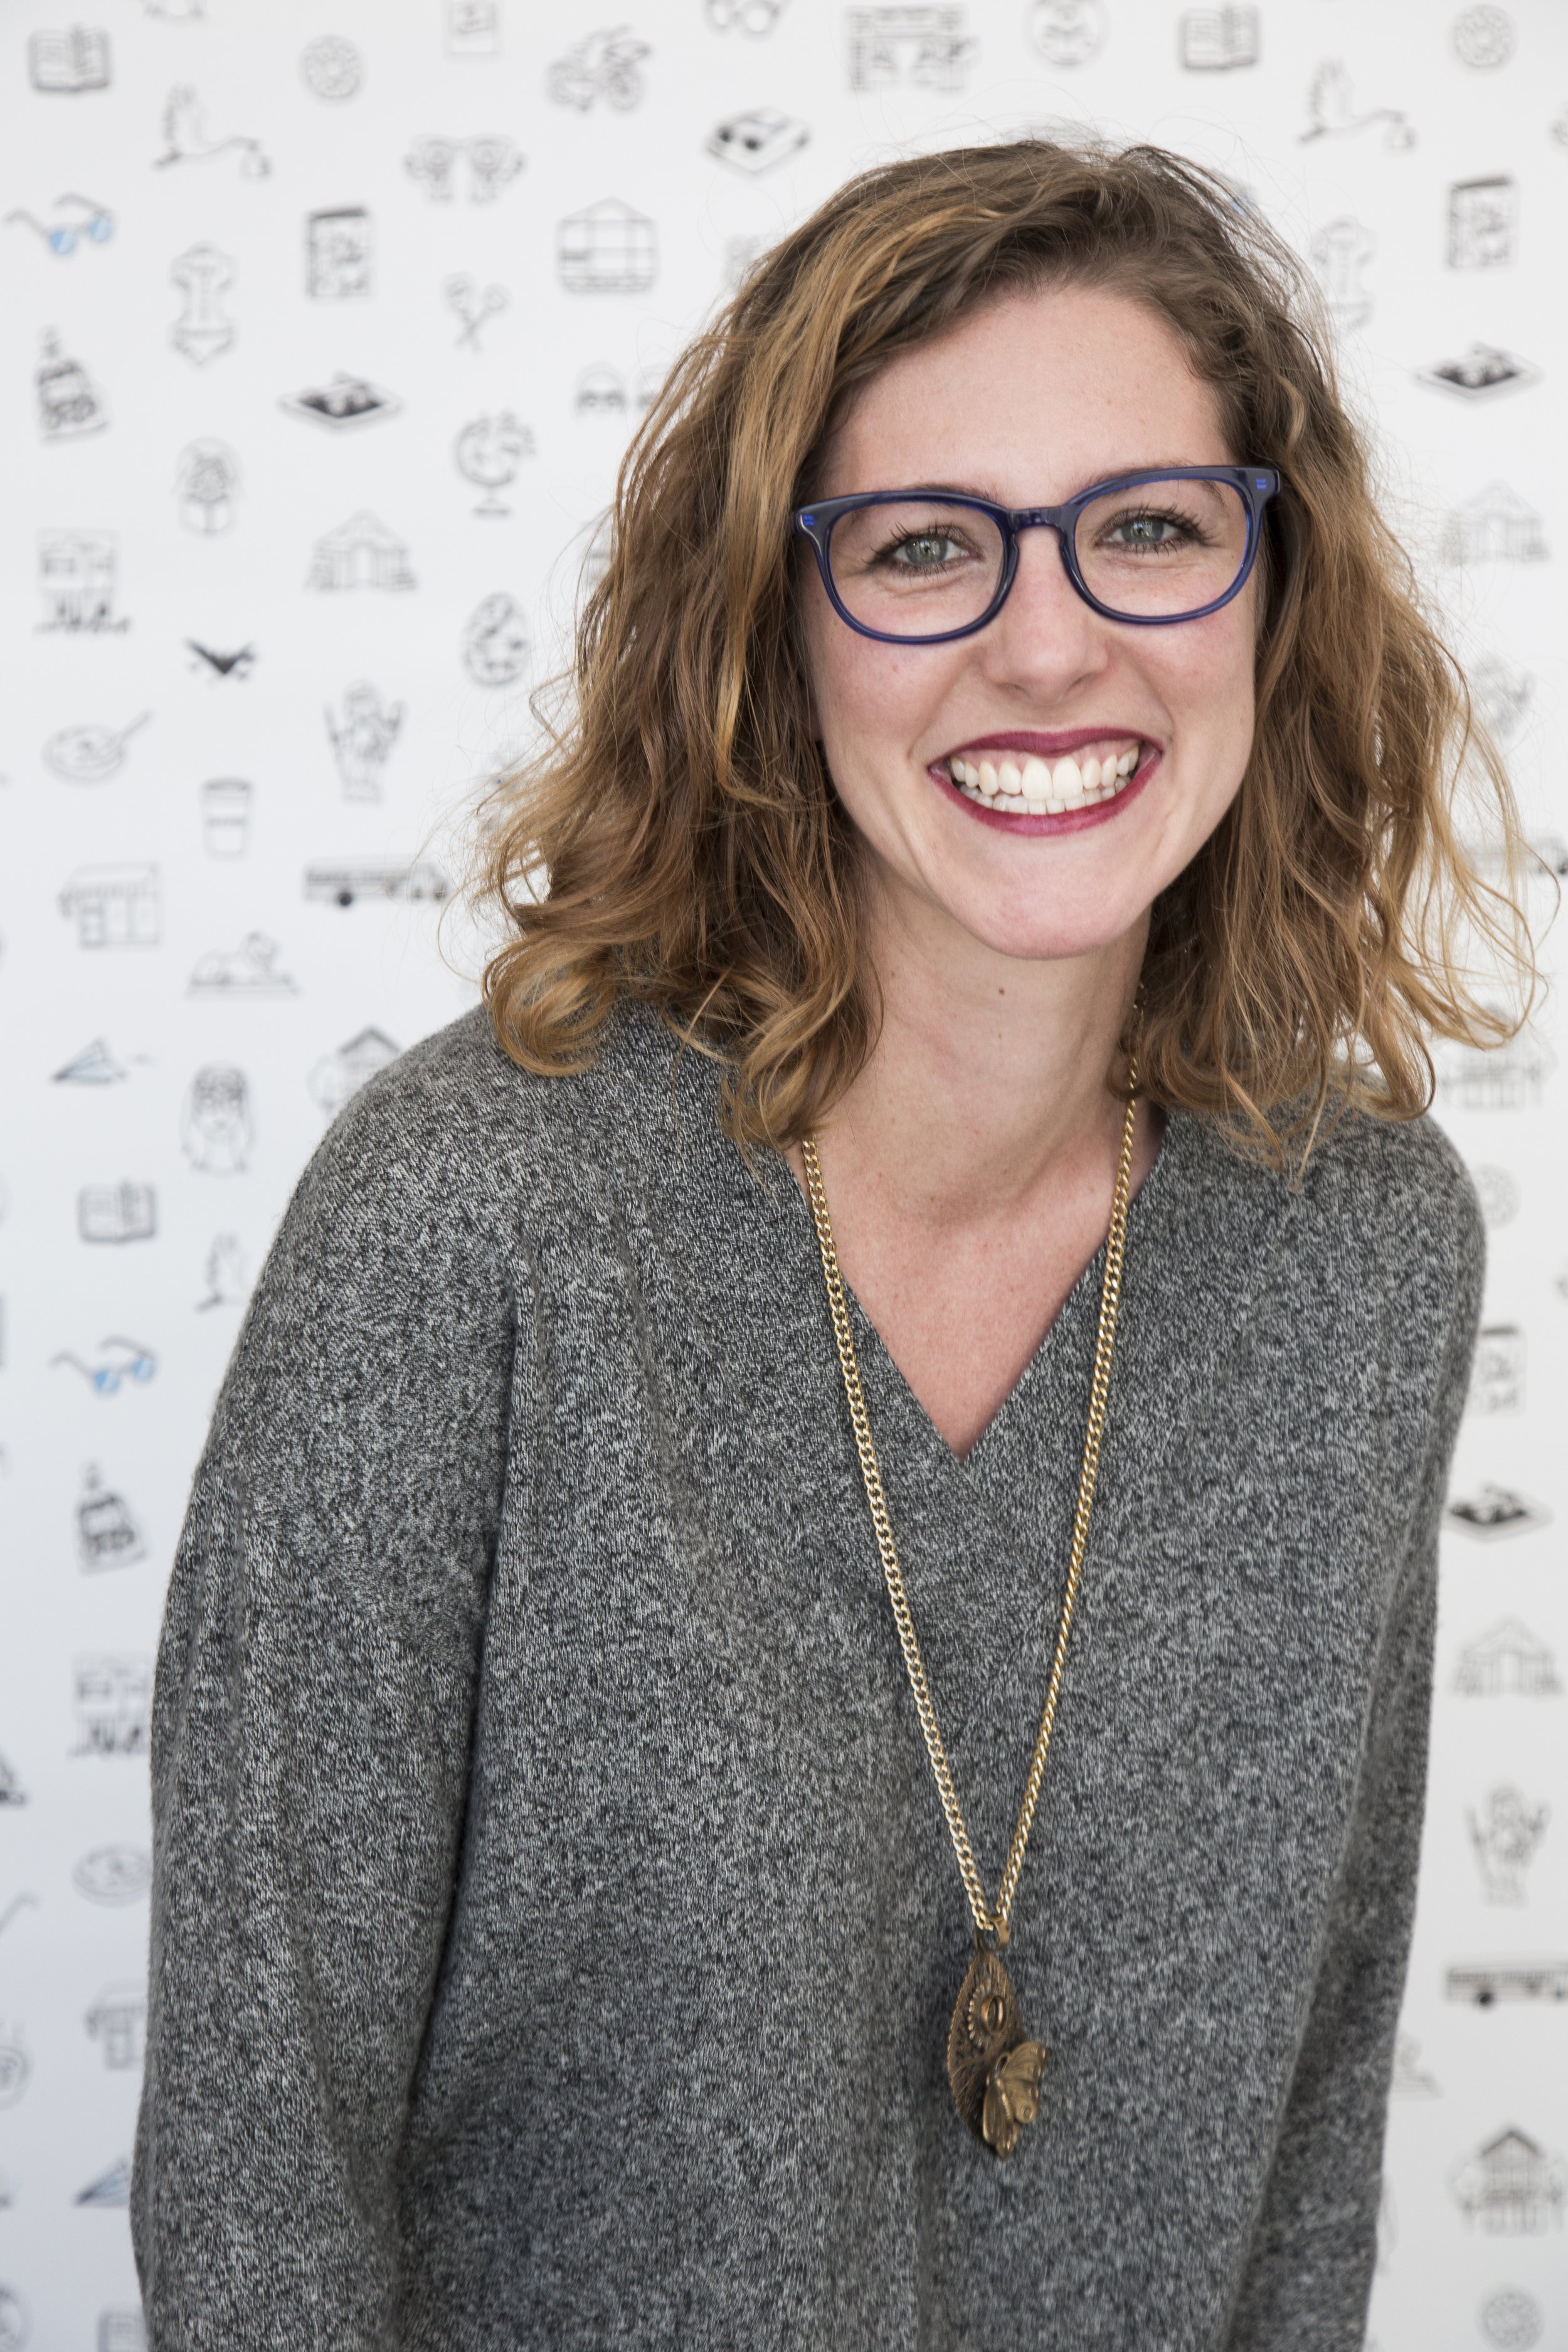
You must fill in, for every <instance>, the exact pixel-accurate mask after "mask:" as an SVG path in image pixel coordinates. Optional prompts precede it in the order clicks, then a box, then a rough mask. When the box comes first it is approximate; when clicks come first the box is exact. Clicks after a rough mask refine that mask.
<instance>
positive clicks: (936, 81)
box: [845, 0, 1098, 91]
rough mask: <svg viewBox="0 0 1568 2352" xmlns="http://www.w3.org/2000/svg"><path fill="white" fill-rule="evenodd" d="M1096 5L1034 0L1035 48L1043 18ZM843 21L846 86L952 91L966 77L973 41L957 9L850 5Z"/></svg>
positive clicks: (1093, 1) (1094, 1) (1093, 0)
mask: <svg viewBox="0 0 1568 2352" xmlns="http://www.w3.org/2000/svg"><path fill="white" fill-rule="evenodd" d="M1097 8H1098V0H1036V5H1035V6H1034V8H1033V10H1032V12H1031V15H1030V20H1029V30H1030V34H1031V37H1033V38H1034V40H1035V42H1036V46H1037V47H1039V46H1040V40H1039V29H1038V28H1039V26H1040V24H1041V23H1042V21H1043V20H1045V19H1047V18H1049V17H1052V16H1058V15H1060V14H1061V13H1062V11H1063V10H1064V9H1066V10H1068V11H1070V12H1072V13H1073V14H1075V15H1085V14H1086V13H1093V12H1094V11H1096V10H1097ZM845 23H846V30H847V35H848V44H849V47H848V75H849V87H850V89H852V90H858V91H868V90H879V89H899V88H900V86H907V87H908V88H910V89H945V90H958V89H963V86H964V83H965V81H966V80H967V79H968V77H969V68H970V66H971V65H972V64H973V58H974V52H975V50H976V48H977V47H978V44H977V43H976V42H975V41H973V40H972V39H970V38H969V37H968V36H967V35H966V34H965V32H964V29H963V25H964V18H963V9H962V8H955V7H950V6H946V5H935V6H932V5H924V6H921V5H916V6H913V7H893V8H886V7H882V8H851V9H850V10H849V12H848V14H847V17H846V20H845ZM1057 62H1058V63H1063V62H1068V60H1063V59H1058V60H1057Z"/></svg>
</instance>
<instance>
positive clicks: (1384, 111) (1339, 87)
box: [1299, 58, 1415, 152]
mask: <svg viewBox="0 0 1568 2352" xmlns="http://www.w3.org/2000/svg"><path fill="white" fill-rule="evenodd" d="M1307 118H1308V119H1307V128H1306V130H1305V131H1301V132H1300V134H1299V136H1300V143H1301V145H1302V146H1305V145H1306V144H1307V142H1308V141H1309V140H1312V139H1349V138H1352V137H1353V136H1354V134H1355V133H1356V132H1357V131H1365V130H1368V129H1369V128H1370V127H1371V125H1372V124H1373V123H1374V122H1381V123H1382V124H1383V126H1384V131H1383V143H1384V146H1385V147H1387V148H1390V149H1392V150H1394V152H1401V151H1403V150H1404V149H1405V148H1409V147H1414V146H1415V131H1413V130H1412V129H1411V127H1410V124H1409V122H1408V121H1407V120H1406V118H1405V114H1404V112H1403V110H1401V109H1400V108H1398V107H1396V106H1373V107H1369V108H1367V109H1366V110H1365V111H1364V112H1362V113H1358V112H1357V111H1356V104H1355V91H1354V88H1353V86H1352V81H1351V78H1350V70H1349V68H1348V67H1347V66H1345V65H1344V64H1343V62H1342V60H1341V59H1340V58H1330V59H1329V60H1328V61H1327V62H1326V63H1325V64H1323V65H1321V66H1320V67H1319V68H1318V70H1317V72H1316V73H1315V74H1314V75H1313V76H1312V80H1311V86H1310V89H1309V90H1308V92H1307Z"/></svg>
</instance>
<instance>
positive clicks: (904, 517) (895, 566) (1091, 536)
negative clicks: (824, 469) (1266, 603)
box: [828, 477, 1247, 638]
mask: <svg viewBox="0 0 1568 2352" xmlns="http://www.w3.org/2000/svg"><path fill="white" fill-rule="evenodd" d="M1073 552H1074V554H1075V556H1076V557H1077V560H1078V567H1079V572H1080V574H1081V575H1082V578H1083V581H1084V584H1085V586H1086V587H1087V588H1088V589H1089V593H1090V595H1091V596H1093V597H1094V598H1095V599H1096V601H1097V602H1098V603H1099V604H1102V605H1104V606H1105V607H1106V609H1107V611H1109V612H1110V613H1113V614H1124V615H1125V616H1126V617H1127V618H1128V619H1129V620H1146V619H1151V618H1153V619H1159V620H1180V619H1182V618H1183V617H1184V615H1185V614H1189V613H1196V612H1200V611H1201V610H1202V609H1203V607H1204V606H1205V604H1214V603H1215V602H1216V601H1217V600H1218V598H1220V597H1221V596H1223V595H1224V594H1225V593H1226V590H1227V589H1228V588H1230V587H1231V586H1232V585H1233V584H1234V583H1235V581H1236V579H1237V575H1238V574H1239V572H1240V571H1241V567H1242V565H1243V563H1244V562H1245V561H1246V557H1247V505H1246V502H1245V500H1244V499H1243V498H1242V495H1241V493H1240V491H1239V490H1237V489H1236V488H1233V486H1232V485H1231V484H1230V483H1228V482H1212V481H1204V480H1198V481H1190V480H1183V479H1180V478H1175V477H1170V478H1163V479H1160V480H1157V481H1149V482H1140V483H1138V484H1137V485H1136V486H1135V487H1133V488H1131V489H1124V490H1116V491H1112V492H1110V493H1109V494H1108V495H1107V496H1105V497H1104V498H1099V499H1092V500H1091V501H1090V503H1089V505H1088V506H1087V507H1085V508H1084V509H1083V511H1082V512H1081V514H1080V515H1079V519H1078V526H1077V529H1076V530H1075V532H1074V535H1073ZM1004 561H1005V541H1004V539H1003V536H1002V532H1001V530H1000V528H999V527H998V525H997V524H996V523H995V522H994V520H992V518H991V517H990V516H989V515H987V514H984V513H982V512H981V511H980V510H979V509H976V508H973V507H964V506H959V505H956V504H952V503H950V502H948V501H945V500H943V499H941V498H930V499H921V498H912V499H897V500H893V501H889V503H887V504H879V505H876V506H868V507H858V508H853V509H850V511H849V512H848V513H847V514H844V515H840V516H839V518H838V520H837V522H836V523H835V524H834V526H833V530H832V534H831V537H830V539H829V541H828V562H829V565H830V567H831V570H832V574H833V584H834V587H835V589H836V590H837V594H838V598H839V601H840V603H841V604H843V605H844V607H845V610H846V611H847V613H848V614H850V615H851V617H852V618H853V619H855V620H857V621H860V622H862V623H864V625H866V626H867V627H868V628H871V629H877V630H879V631H880V632H882V633H883V634H884V635H889V636H900V637H910V638H920V637H939V636H943V635H946V634H947V632H948V631H949V630H952V629H962V628H964V627H966V626H968V625H969V624H970V623H972V622H973V621H977V620H979V619H980V617H981V615H982V614H984V613H985V612H986V611H987V610H988V609H989V607H990V605H991V603H992V601H993V599H994V596H995V593H996V589H997V585H998V583H999V582H1000V580H1001V577H1002V567H1003V563H1004Z"/></svg>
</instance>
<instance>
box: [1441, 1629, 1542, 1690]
mask: <svg viewBox="0 0 1568 2352" xmlns="http://www.w3.org/2000/svg"><path fill="white" fill-rule="evenodd" d="M1454 1688H1455V1689H1456V1690H1457V1691H1458V1693H1459V1694H1460V1695H1461V1696H1463V1697H1465V1698H1555V1697H1556V1696H1558V1694H1559V1692H1560V1691H1561V1690H1562V1688H1563V1684H1562V1681H1561V1679H1560V1677H1559V1675H1558V1672H1557V1661H1556V1660H1555V1658H1554V1657H1553V1656H1552V1652H1551V1650H1550V1648H1549V1647H1548V1645H1547V1644H1546V1643H1544V1642H1543V1641H1542V1639H1541V1636H1540V1635H1539V1634H1538V1633H1531V1630H1530V1628H1529V1626H1528V1625H1524V1624H1521V1622H1520V1621H1519V1619H1518V1618H1517V1617H1505V1618H1503V1619H1502V1620H1501V1621H1500V1622H1499V1623H1498V1624H1496V1625H1492V1626H1489V1628H1488V1630H1487V1632H1486V1633H1478V1634H1477V1635H1476V1637H1475V1639H1474V1640H1473V1641H1472V1642H1468V1643H1466V1645H1465V1647H1464V1648H1463V1649H1462V1650H1461V1651H1460V1653H1459V1664H1458V1671H1457V1673H1456V1674H1455V1676H1454Z"/></svg>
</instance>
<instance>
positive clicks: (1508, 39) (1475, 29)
mask: <svg viewBox="0 0 1568 2352" xmlns="http://www.w3.org/2000/svg"><path fill="white" fill-rule="evenodd" d="M1448 41H1449V45H1450V47H1452V49H1453V52H1454V55H1455V56H1456V57H1457V58H1458V60H1459V63H1460V64H1461V65H1462V66H1469V67H1470V68H1472V69H1474V70H1475V71H1477V72H1481V73H1485V72H1489V71H1490V69H1491V68H1493V67H1495V66H1505V65H1507V63H1508V61H1509V59H1510V58H1511V57H1512V55H1513V44H1514V31H1513V18H1512V17H1511V16H1510V15H1509V14H1508V11H1507V10H1506V9H1505V8H1497V7H1493V6H1492V5H1490V0H1480V5H1478V6H1476V7H1474V8H1467V9H1465V10H1464V11H1463V13H1462V14H1461V15H1459V16H1456V17H1455V19H1454V21H1453V24H1452V25H1451V26H1449V28H1448Z"/></svg>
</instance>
